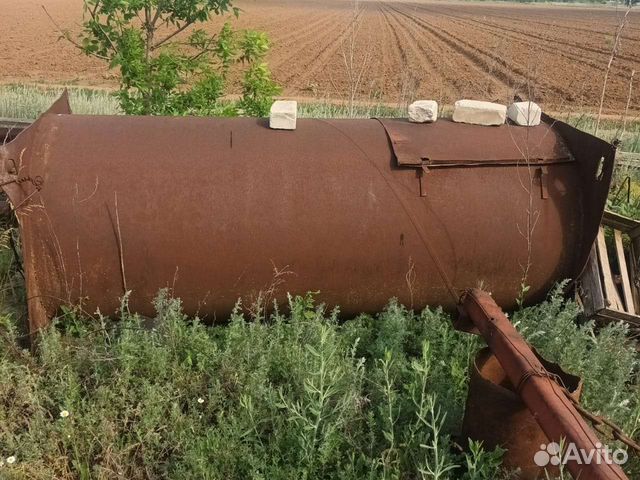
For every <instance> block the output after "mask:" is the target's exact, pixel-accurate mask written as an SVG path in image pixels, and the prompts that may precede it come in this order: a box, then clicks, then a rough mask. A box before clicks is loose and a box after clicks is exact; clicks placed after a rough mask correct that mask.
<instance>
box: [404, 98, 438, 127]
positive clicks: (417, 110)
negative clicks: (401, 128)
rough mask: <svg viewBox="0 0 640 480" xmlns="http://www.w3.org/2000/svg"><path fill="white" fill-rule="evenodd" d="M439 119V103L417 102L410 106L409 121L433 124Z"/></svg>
mask: <svg viewBox="0 0 640 480" xmlns="http://www.w3.org/2000/svg"><path fill="white" fill-rule="evenodd" d="M437 119H438V102H436V101H435V100H417V101H415V102H413V103H412V104H411V105H409V121H410V122H413V123H431V122H435V121H436V120H437Z"/></svg>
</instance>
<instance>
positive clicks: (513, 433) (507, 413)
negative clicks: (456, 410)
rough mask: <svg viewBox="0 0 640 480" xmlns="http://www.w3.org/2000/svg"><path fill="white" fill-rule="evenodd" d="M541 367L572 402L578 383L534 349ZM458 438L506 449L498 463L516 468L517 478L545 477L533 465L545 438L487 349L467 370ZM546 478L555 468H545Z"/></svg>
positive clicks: (578, 393) (486, 446)
mask: <svg viewBox="0 0 640 480" xmlns="http://www.w3.org/2000/svg"><path fill="white" fill-rule="evenodd" d="M534 354H535V355H536V357H537V358H538V360H539V361H540V363H541V364H542V365H543V367H544V368H545V369H546V370H547V371H549V372H551V373H552V374H553V375H557V376H558V378H559V379H560V380H561V382H562V384H563V385H564V386H565V387H566V388H567V390H568V391H569V392H570V394H571V396H572V398H573V399H574V400H576V401H578V400H579V398H580V393H581V391H582V382H581V380H580V378H579V377H576V376H574V375H570V374H568V373H566V372H564V371H563V370H562V369H561V368H560V367H559V366H558V365H557V364H555V363H552V362H547V361H546V360H544V359H543V358H542V357H540V355H538V354H537V353H536V352H535V350H534ZM462 438H464V439H467V438H470V439H473V440H477V441H482V445H483V447H484V448H485V449H487V450H493V449H495V448H496V447H502V448H504V449H506V452H505V454H504V456H503V457H502V464H503V466H504V467H505V468H506V469H508V470H515V469H519V470H520V473H519V478H521V479H523V480H534V479H538V478H545V468H543V467H540V466H538V465H536V464H535V462H534V456H535V454H536V453H537V452H538V451H539V450H540V446H541V445H547V444H548V443H549V439H548V438H547V436H546V435H545V433H544V432H543V431H542V429H541V428H540V425H538V422H537V421H536V419H535V418H534V417H533V415H532V414H531V412H530V411H529V409H528V408H527V406H526V405H525V404H524V403H523V401H522V399H521V398H520V396H519V395H518V393H517V392H516V391H515V389H514V387H513V385H512V384H511V382H510V381H509V379H508V378H507V375H506V373H505V371H504V369H503V368H502V367H501V366H500V362H499V361H498V359H497V358H496V356H495V355H493V354H492V353H491V350H490V349H488V348H484V349H482V350H481V351H480V352H479V353H478V355H477V356H476V358H475V361H474V363H473V365H472V368H471V378H470V381H469V394H468V397H467V403H466V408H465V413H464V421H463V424H462ZM546 471H547V472H548V473H549V475H551V476H554V475H556V474H558V473H559V472H558V471H557V468H556V467H553V466H552V465H549V466H547V467H546Z"/></svg>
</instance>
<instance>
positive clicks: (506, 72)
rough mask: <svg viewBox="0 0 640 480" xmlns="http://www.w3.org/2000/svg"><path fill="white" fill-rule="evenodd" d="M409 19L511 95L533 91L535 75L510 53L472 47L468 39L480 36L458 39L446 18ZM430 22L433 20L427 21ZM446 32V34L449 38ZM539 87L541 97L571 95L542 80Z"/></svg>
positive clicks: (470, 34)
mask: <svg viewBox="0 0 640 480" xmlns="http://www.w3.org/2000/svg"><path fill="white" fill-rule="evenodd" d="M405 17H406V18H407V19H409V20H411V21H413V22H415V23H417V24H418V25H420V26H421V27H422V28H424V29H426V30H428V31H430V32H431V33H433V34H434V35H435V36H438V37H440V38H441V39H442V40H443V41H445V42H447V43H448V44H450V45H451V46H452V48H454V49H456V50H457V51H458V52H460V53H461V54H463V55H464V56H466V57H467V58H468V59H469V60H470V61H472V62H473V63H474V64H476V65H477V66H478V67H479V68H480V69H482V70H484V71H485V72H486V73H487V75H490V76H494V77H496V78H498V79H499V80H500V81H501V82H503V83H504V84H505V85H507V86H508V87H509V90H510V93H513V92H514V91H519V90H521V89H524V88H530V87H531V85H530V84H531V82H530V81H529V78H530V76H531V73H532V72H531V71H529V70H528V67H527V66H525V65H521V64H518V63H517V62H515V61H514V60H513V59H511V58H507V56H506V52H501V54H498V53H495V52H492V51H490V50H487V49H486V48H485V47H484V46H482V45H481V44H480V42H475V41H474V42H473V43H471V41H468V40H466V39H467V38H468V39H474V36H475V34H476V33H477V32H473V31H469V29H467V30H466V31H465V32H463V33H462V34H461V35H456V34H455V33H454V32H453V29H452V28H451V22H450V21H448V20H447V19H446V18H444V25H443V16H442V15H441V14H436V15H425V16H420V17H417V18H414V17H412V16H410V15H406V14H405ZM427 18H428V19H429V20H427ZM443 32H446V34H445V33H443ZM474 40H475V39H474ZM537 84H538V85H537V86H539V90H540V94H547V93H548V92H553V93H554V94H556V95H560V96H563V97H565V96H567V95H570V93H569V92H567V91H566V90H565V89H563V88H560V87H558V86H557V85H555V84H552V83H550V82H547V81H545V80H541V79H538V82H537ZM536 97H537V95H536Z"/></svg>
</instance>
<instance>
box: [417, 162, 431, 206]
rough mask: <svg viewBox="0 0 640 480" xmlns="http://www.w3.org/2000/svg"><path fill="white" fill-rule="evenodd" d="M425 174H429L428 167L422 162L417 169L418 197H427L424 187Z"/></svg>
mask: <svg viewBox="0 0 640 480" xmlns="http://www.w3.org/2000/svg"><path fill="white" fill-rule="evenodd" d="M427 173H429V167H428V166H427V163H426V162H423V163H422V165H421V166H420V167H418V179H419V181H420V196H421V197H426V196H427V187H426V185H425V178H424V177H426V175H427Z"/></svg>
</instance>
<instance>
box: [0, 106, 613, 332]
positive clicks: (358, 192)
mask: <svg viewBox="0 0 640 480" xmlns="http://www.w3.org/2000/svg"><path fill="white" fill-rule="evenodd" d="M614 156H615V149H614V147H612V146H611V145H610V144H608V143H606V142H603V141H601V140H599V139H597V138H594V137H592V136H590V135H587V134H585V133H582V132H579V131H577V130H575V129H573V128H572V127H570V126H568V125H566V124H564V123H562V122H557V121H555V120H553V119H550V118H548V117H545V121H544V123H543V124H541V125H540V126H536V127H517V126H513V125H503V126H500V127H483V126H475V125H464V124H457V123H453V122H450V121H447V120H438V122H436V123H434V124H411V123H409V122H408V121H406V120H403V119H398V120H376V119H370V120H312V119H308V120H306V119H303V120H299V121H298V127H297V129H296V130H295V131H275V130H270V129H269V128H268V122H267V120H264V119H251V118H233V119H226V118H219V119H216V118H184V117H182V118H175V117H172V118H168V117H134V116H117V117H115V116H82V115H72V114H71V112H70V109H69V106H68V101H67V99H66V97H63V98H61V99H60V100H59V101H58V102H57V103H56V104H55V105H54V106H53V107H52V108H51V109H50V110H49V111H48V112H47V113H45V114H44V115H43V116H42V117H41V118H40V119H39V120H37V121H36V122H35V123H34V124H33V125H31V126H30V127H29V128H27V129H26V130H24V131H23V132H22V133H21V134H20V135H19V136H18V137H17V138H16V139H15V140H13V141H12V142H11V143H9V144H7V145H5V146H3V147H0V175H1V177H2V188H3V190H4V191H5V192H6V193H7V195H8V196H9V198H10V200H11V203H12V205H13V207H14V209H15V212H16V215H17V218H18V221H19V224H20V229H21V235H22V246H23V257H24V268H25V273H26V282H27V291H28V304H29V314H30V328H31V330H32V331H36V330H37V329H39V328H40V327H42V326H43V325H45V324H46V323H47V321H48V320H49V319H50V318H51V317H52V316H53V315H55V314H56V312H57V311H58V310H59V308H60V307H61V306H62V305H64V304H67V303H71V304H77V303H79V302H81V303H82V305H83V307H84V308H85V309H86V310H87V311H89V312H93V311H95V310H96V309H97V308H99V309H100V311H101V312H102V313H105V314H110V313H113V312H114V311H115V310H116V309H117V307H118V306H119V299H120V298H121V297H122V296H123V295H124V293H125V292H126V291H131V296H130V308H131V309H132V310H135V311H138V312H140V313H141V314H143V315H144V314H147V315H151V314H152V313H153V307H152V304H151V301H152V299H153V297H154V296H155V295H156V294H157V292H158V290H159V289H160V288H163V287H169V288H170V289H172V291H173V293H174V295H176V296H178V297H180V298H181V299H182V300H183V304H184V308H185V311H186V312H187V313H189V314H199V315H200V316H201V317H204V318H206V319H209V320H210V321H215V320H224V319H226V318H227V316H228V315H229V313H230V311H231V309H232V308H233V306H234V304H235V303H236V302H237V300H238V299H239V298H243V299H244V300H245V304H246V302H250V301H251V300H253V299H255V298H258V296H259V292H269V295H272V296H273V298H274V299H275V300H283V299H284V298H285V295H286V293H287V292H291V293H304V292H306V291H318V290H319V291H320V293H319V294H318V297H319V299H320V300H321V301H324V302H326V304H327V305H329V306H334V305H339V306H340V308H341V311H342V312H343V314H344V315H345V316H349V315H354V314H357V313H359V312H373V311H377V310H379V309H381V308H383V307H384V305H385V304H386V303H387V302H388V300H389V299H390V298H391V297H397V298H398V299H399V300H400V301H401V302H403V303H405V304H407V305H411V306H413V307H414V308H420V307H423V306H425V305H443V306H445V307H447V308H453V307H454V305H455V303H456V302H457V300H458V295H459V293H460V292H461V291H462V290H463V289H465V288H468V287H472V286H476V285H478V284H482V285H483V286H484V288H486V289H488V290H490V291H491V292H493V295H494V298H495V299H496V301H497V302H498V303H499V304H501V305H502V306H504V307H505V308H509V307H510V306H513V304H514V301H515V299H516V297H517V295H518V292H519V291H520V288H521V283H522V281H523V276H524V275H525V270H526V279H525V282H526V284H527V285H529V286H530V290H529V293H528V296H527V300H528V301H530V302H535V301H537V300H539V299H541V298H542V296H544V295H545V294H546V292H547V290H548V289H549V288H550V287H551V286H552V284H553V283H554V282H556V281H558V280H560V279H565V278H576V276H577V275H578V274H579V272H580V271H581V269H582V267H583V265H584V264H585V262H586V259H587V256H588V254H589V250H590V247H591V244H592V242H593V240H594V238H595V235H596V231H597V227H598V224H599V220H600V217H601V215H602V212H603V208H604V204H605V199H606V195H607V191H608V188H609V183H610V179H611V173H612V169H613V162H614Z"/></svg>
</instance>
